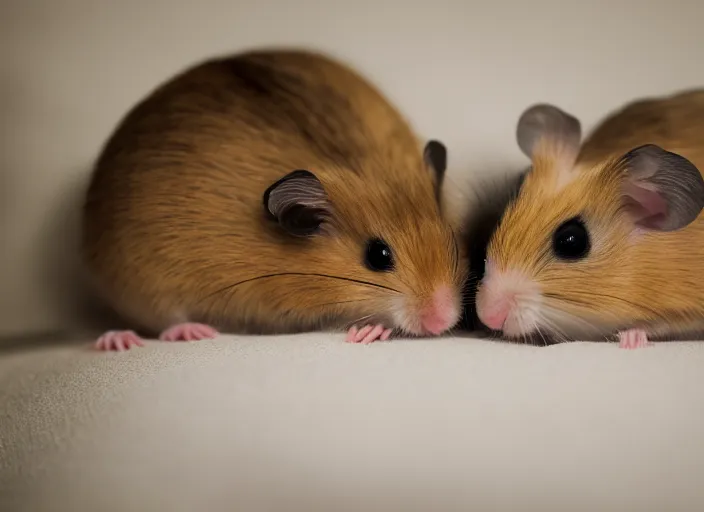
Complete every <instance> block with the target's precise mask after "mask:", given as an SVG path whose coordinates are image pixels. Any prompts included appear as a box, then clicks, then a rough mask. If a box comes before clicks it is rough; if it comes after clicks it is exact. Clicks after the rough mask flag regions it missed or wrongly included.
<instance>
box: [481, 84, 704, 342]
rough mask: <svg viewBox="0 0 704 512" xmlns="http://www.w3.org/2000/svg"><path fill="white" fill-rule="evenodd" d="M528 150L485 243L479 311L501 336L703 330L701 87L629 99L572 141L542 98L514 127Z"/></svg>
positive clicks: (575, 132) (569, 125)
mask: <svg viewBox="0 0 704 512" xmlns="http://www.w3.org/2000/svg"><path fill="white" fill-rule="evenodd" d="M517 139H518V144H519V146H520V148H521V150H522V151H523V152H524V153H525V154H526V155H527V156H528V157H529V158H530V159H531V161H532V168H531V169H530V171H529V172H528V174H527V175H526V177H525V180H524V182H523V185H522V187H521V191H520V193H519V194H518V196H517V198H516V200H515V201H512V202H511V203H510V205H509V206H508V207H507V209H506V212H505V214H504V216H503V218H502V219H501V222H500V224H499V226H498V228H497V229H496V232H495V234H494V236H493V237H492V239H491V241H490V242H489V246H488V248H487V268H486V274H485V276H484V278H483V280H482V282H481V283H480V285H479V290H478V292H477V312H478V316H479V318H480V319H481V321H482V322H483V323H484V324H485V325H487V326H488V327H490V328H491V329H495V330H497V331H501V332H502V333H503V334H504V335H505V336H506V337H508V338H519V339H521V338H522V339H528V338H540V339H543V338H544V337H545V336H548V337H551V338H552V339H554V340H556V341H566V340H591V339H596V340H598V339H609V338H611V337H617V338H618V340H619V341H620V346H622V347H624V348H636V347H642V346H645V345H647V344H648V339H649V338H650V339H672V338H677V339H681V338H688V337H690V336H693V337H698V336H701V335H702V333H703V332H704V284H702V282H701V277H700V276H701V275H703V274H704V214H702V213H701V212H702V208H704V179H702V175H701V172H700V170H702V169H704V90H696V91H687V92H680V93H677V94H673V95H671V96H668V97H662V98H648V99H644V100H640V101H636V102H633V103H631V104H629V105H627V106H626V107H624V108H623V109H621V110H619V111H617V112H615V113H612V114H611V115H610V116H608V117H607V118H606V119H605V120H604V121H603V122H602V123H601V124H600V125H599V126H598V127H597V128H596V129H595V130H594V131H593V133H592V135H591V136H590V137H589V138H588V139H587V140H586V141H585V142H584V144H583V145H582V146H581V149H580V141H581V125H580V122H579V121H578V120H577V119H576V118H574V117H572V116H571V115H569V114H567V113H565V112H563V111H562V110H560V109H559V108H557V107H554V106H551V105H536V106H534V107H531V108H529V109H528V110H526V111H525V112H524V113H523V115H522V116H521V118H520V120H519V123H518V127H517Z"/></svg>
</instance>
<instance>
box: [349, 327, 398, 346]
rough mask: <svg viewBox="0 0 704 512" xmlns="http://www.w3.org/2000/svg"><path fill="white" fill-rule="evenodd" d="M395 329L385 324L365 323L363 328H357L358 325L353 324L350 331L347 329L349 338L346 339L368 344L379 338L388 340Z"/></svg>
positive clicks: (351, 341)
mask: <svg viewBox="0 0 704 512" xmlns="http://www.w3.org/2000/svg"><path fill="white" fill-rule="evenodd" d="M392 331H393V329H386V328H385V327H384V326H383V325H381V324H377V325H365V326H364V327H362V328H361V329H357V327H356V326H352V327H351V328H350V330H349V331H347V338H345V341H346V342H347V343H362V344H363V345H368V344H369V343H374V342H375V341H377V340H380V341H386V340H388V339H389V337H390V336H391V332H392Z"/></svg>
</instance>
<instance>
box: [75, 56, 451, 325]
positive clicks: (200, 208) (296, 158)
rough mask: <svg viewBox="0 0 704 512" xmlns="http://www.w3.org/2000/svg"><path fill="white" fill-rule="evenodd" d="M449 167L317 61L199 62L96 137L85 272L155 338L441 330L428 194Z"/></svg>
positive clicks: (440, 231) (436, 218)
mask: <svg viewBox="0 0 704 512" xmlns="http://www.w3.org/2000/svg"><path fill="white" fill-rule="evenodd" d="M445 159H446V157H445V149H444V147H443V146H442V144H440V143H439V142H437V141H431V142H430V143H428V144H426V145H425V147H424V146H423V144H421V143H420V142H419V140H418V139H417V137H416V135H415V134H414V133H413V131H412V129H411V127H410V126H409V125H408V123H407V122H406V121H405V120H404V119H403V117H402V116H401V115H400V114H399V112H398V111H397V110H396V109H395V108H394V107H393V106H392V105H391V104H390V103H389V102H388V101H387V100H386V99H385V98H384V97H383V96H382V94H381V93H380V92H379V91H378V90H377V89H376V88H375V87H374V86H372V85H371V84H370V83H368V82H367V81H365V80H364V79H363V78H362V77H361V76H360V75H359V74H357V73H356V72H355V71H353V70H352V69H351V68H349V67H347V66H344V65H343V64H341V63H339V62H336V61H335V60H333V59H331V58H329V57H326V56H323V55H320V54H316V53H312V52H306V51H296V50H289V51H277V50H271V51H267V50H261V51H252V52H248V53H243V54H240V55H236V56H234V57H230V58H221V59H215V60H211V61H207V62H205V63H202V64H200V65H197V66H195V67H193V68H191V69H189V70H186V71H184V72H183V73H181V74H180V75H178V76H176V77H175V78H173V79H172V80H170V81H168V82H166V83H165V84H163V85H161V86H160V87H158V88H157V89H156V90H155V91H153V92H152V93H151V94H150V95H149V96H148V97H147V98H146V99H144V100H143V101H142V102H140V103H139V104H138V105H136V106H135V107H134V108H133V109H132V110H131V111H130V112H129V113H128V114H127V116H126V117H125V118H124V119H123V120H122V122H121V123H120V125H119V126H118V127H117V129H116V131H115V132H114V134H113V135H112V136H111V138H110V139H109V140H108V142H107V144H106V146H105V148H104V150H103V152H102V154H101V156H100V157H99V159H98V161H97V164H96V166H95V170H94V173H93V176H92V181H91V184H90V188H89V191H88V195H87V200H86V202H85V208H84V215H83V227H84V230H83V233H84V235H83V254H84V258H85V262H86V265H87V268H88V270H89V272H90V274H91V275H92V278H93V280H94V282H95V284H96V287H97V289H98V291H99V292H100V293H101V294H102V296H103V297H104V298H105V299H106V300H107V301H108V302H109V303H110V304H111V305H112V306H113V307H114V308H115V309H116V310H117V311H118V312H119V313H121V314H122V315H124V317H125V318H126V319H128V320H129V321H130V322H132V323H133V325H134V326H135V327H138V328H142V329H145V330H147V331H150V332H158V331H162V330H165V329H168V328H170V326H173V325H174V324H176V325H180V324H183V323H188V325H191V326H192V325H194V324H193V323H195V325H196V326H197V325H201V324H203V325H206V326H214V327H216V328H217V329H225V330H230V331H233V332H251V333H278V332H296V331H303V330H311V329H323V328H332V329H337V328H344V327H348V326H349V325H351V324H354V323H360V324H380V325H383V326H384V329H393V330H396V331H398V332H400V333H405V334H413V335H426V334H439V333H441V332H443V331H445V330H446V329H448V328H450V327H452V325H453V324H454V323H455V322H456V321H457V319H458V316H459V309H460V287H461V283H462V281H463V277H464V274H463V271H462V268H463V265H462V264H461V261H460V260H461V258H462V257H463V255H462V252H461V250H460V249H459V248H458V246H457V244H456V241H455V237H454V235H453V232H452V230H451V229H450V227H449V225H448V223H447V222H446V221H445V219H444V218H443V214H442V208H441V205H440V202H439V199H438V198H439V192H438V191H439V187H440V186H441V184H442V176H443V173H444V171H445V168H444V165H445ZM189 329H190V327H189ZM198 329H200V330H201V331H202V330H203V328H202V326H201V327H197V328H196V330H198ZM191 330H193V329H191ZM212 332H214V329H213V330H212ZM179 333H180V334H179ZM192 336H195V337H198V336H196V335H192ZM192 336H191V335H185V337H186V338H189V337H192ZM167 337H177V338H178V337H183V334H182V330H179V331H178V332H177V334H176V335H173V332H172V333H171V335H169V336H167Z"/></svg>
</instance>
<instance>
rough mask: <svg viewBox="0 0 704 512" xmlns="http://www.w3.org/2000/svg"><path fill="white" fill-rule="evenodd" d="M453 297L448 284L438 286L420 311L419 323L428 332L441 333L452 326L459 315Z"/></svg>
mask: <svg viewBox="0 0 704 512" xmlns="http://www.w3.org/2000/svg"><path fill="white" fill-rule="evenodd" d="M455 302H456V301H455V297H454V295H453V293H452V290H451V289H450V287H449V286H440V287H438V289H437V290H435V293H434V294H433V296H432V298H431V301H430V304H429V305H428V306H427V307H426V308H425V309H423V310H422V311H421V314H420V324H421V326H422V327H423V330H425V331H426V332H429V333H430V334H434V335H436V336H437V335H438V334H442V333H443V332H445V331H446V330H448V329H449V328H450V327H452V326H453V325H454V324H455V322H457V318H458V316H459V312H458V307H457V304H456V303H455Z"/></svg>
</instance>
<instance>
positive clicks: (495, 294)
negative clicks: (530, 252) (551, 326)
mask: <svg viewBox="0 0 704 512" xmlns="http://www.w3.org/2000/svg"><path fill="white" fill-rule="evenodd" d="M540 303H541V294H540V290H539V288H538V286H537V284H536V283H534V282H532V281H531V280H530V279H528V278H527V277H526V276H524V275H522V274H521V273H520V272H517V271H515V270H510V271H499V270H497V268H496V266H495V265H494V263H493V262H492V261H491V260H488V261H487V263H486V274H485V275H484V279H483V280H482V283H481V285H480V286H479V289H478V290H477V316H479V320H481V322H482V323H483V324H484V325H486V326H487V327H489V328H490V329H493V330H496V331H503V333H504V334H505V335H506V336H517V335H520V334H521V333H524V332H529V331H531V328H532V327H533V326H535V325H536V324H537V323H538V322H537V320H538V318H539V315H540V311H539V306H540Z"/></svg>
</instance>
